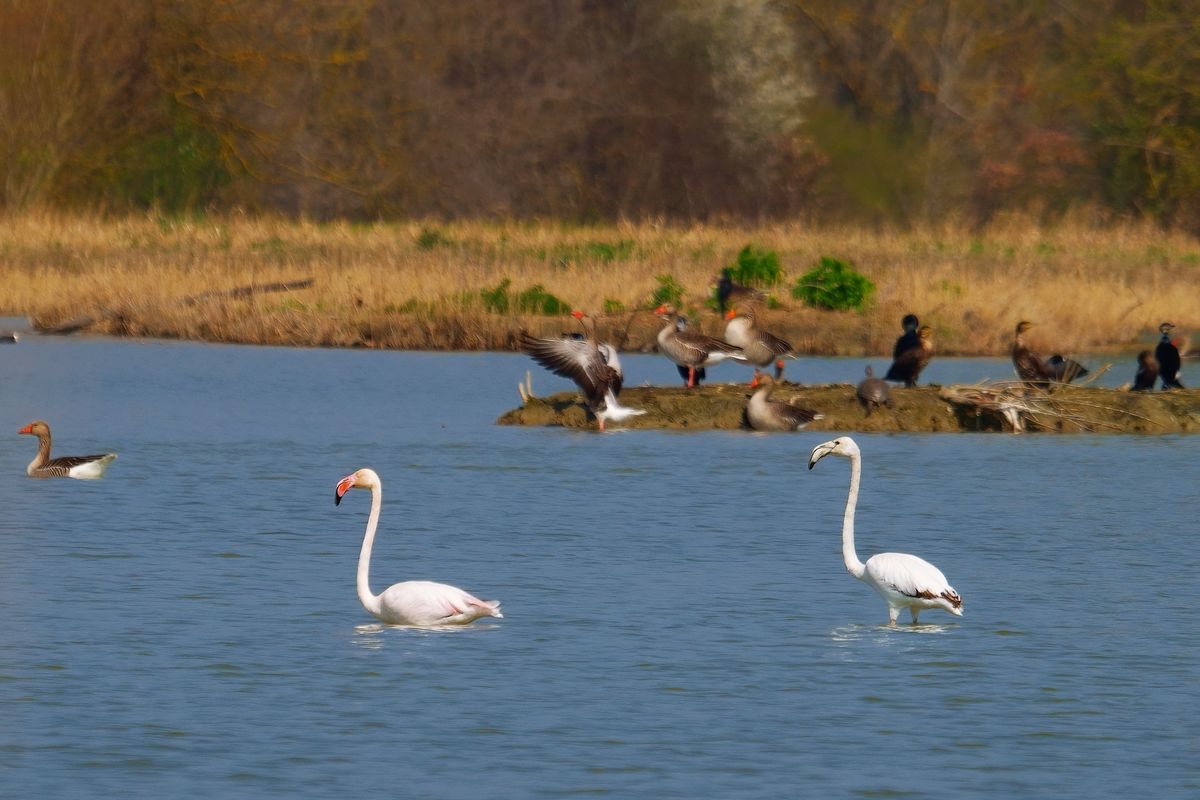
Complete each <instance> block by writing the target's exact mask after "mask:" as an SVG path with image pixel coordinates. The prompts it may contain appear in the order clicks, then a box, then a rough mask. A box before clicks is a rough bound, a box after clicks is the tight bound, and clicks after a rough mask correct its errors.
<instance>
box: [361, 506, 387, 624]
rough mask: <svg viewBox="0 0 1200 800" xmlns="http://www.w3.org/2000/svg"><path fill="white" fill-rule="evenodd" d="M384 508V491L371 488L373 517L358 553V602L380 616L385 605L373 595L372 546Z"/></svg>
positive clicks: (370, 519) (368, 521)
mask: <svg viewBox="0 0 1200 800" xmlns="http://www.w3.org/2000/svg"><path fill="white" fill-rule="evenodd" d="M382 506H383V489H382V488H380V487H379V486H373V487H372V488H371V516H369V517H368V518H367V532H366V535H364V536H363V543H362V550H360V551H359V553H358V601H359V602H360V603H362V605H363V608H365V609H366V610H367V611H369V612H370V613H372V614H374V615H375V616H379V612H380V611H381V610H382V608H383V603H382V602H381V601H380V599H379V597H377V596H376V595H374V594H372V593H371V581H370V572H371V546H372V545H373V544H374V543H375V529H376V528H377V527H378V526H379V510H380V508H381V507H382Z"/></svg>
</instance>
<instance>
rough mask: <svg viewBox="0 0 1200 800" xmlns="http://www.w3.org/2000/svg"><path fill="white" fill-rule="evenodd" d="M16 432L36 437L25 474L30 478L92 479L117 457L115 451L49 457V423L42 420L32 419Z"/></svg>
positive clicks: (98, 476) (101, 473)
mask: <svg viewBox="0 0 1200 800" xmlns="http://www.w3.org/2000/svg"><path fill="white" fill-rule="evenodd" d="M17 433H21V434H25V435H26V436H36V437H38V452H37V456H35V457H34V459H33V461H30V462H29V466H28V467H26V468H25V474H26V475H28V476H29V477H31V478H79V479H80V480H93V479H95V478H100V477H102V476H103V475H104V470H106V469H108V465H109V464H111V463H112V462H113V459H115V458H116V457H117V454H116V453H101V454H99V455H94V456H62V457H60V458H54V459H52V458H50V425H49V424H48V423H46V422H45V421H44V420H40V419H38V420H34V421H33V422H31V423H29V424H28V425H26V426H25V427H24V428H21V430H19V431H17Z"/></svg>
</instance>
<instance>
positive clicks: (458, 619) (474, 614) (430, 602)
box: [334, 469, 504, 627]
mask: <svg viewBox="0 0 1200 800" xmlns="http://www.w3.org/2000/svg"><path fill="white" fill-rule="evenodd" d="M351 489H370V490H371V516H370V517H369V518H368V520H367V531H366V535H365V536H364V537H363V543H362V550H361V551H360V553H359V556H358V599H359V602H361V603H362V605H363V608H365V609H366V610H367V611H368V612H370V613H371V614H372V615H373V616H374V617H375V618H377V619H379V620H380V621H381V622H386V623H388V624H389V625H417V626H422V627H430V626H438V625H466V624H467V623H470V622H474V621H475V620H477V619H479V618H480V617H498V618H502V617H503V616H504V615H503V614H501V613H500V601H499V600H480V599H479V598H478V597H475V596H474V595H472V594H470V593H468V592H464V591H463V590H462V589H459V588H458V587H456V586H448V585H446V584H444V583H434V582H433V581H404V582H402V583H397V584H393V585H392V586H389V587H388V588H387V589H385V590H384V591H383V592H382V593H381V594H372V593H371V586H370V581H369V571H370V565H371V546H372V544H374V542H375V530H376V528H377V527H378V525H379V511H380V508H381V507H382V506H383V483H382V481H380V479H379V475H377V474H376V473H375V471H374V470H371V469H360V470H358V471H357V472H355V473H354V474H353V475H347V476H346V477H345V478H342V479H341V480H340V481H338V485H337V491H336V494H335V495H334V500H335V501H336V502H337V503H341V501H342V495H344V494H345V493H346V492H348V491H350V490H351Z"/></svg>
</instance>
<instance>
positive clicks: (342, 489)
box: [333, 467, 382, 506]
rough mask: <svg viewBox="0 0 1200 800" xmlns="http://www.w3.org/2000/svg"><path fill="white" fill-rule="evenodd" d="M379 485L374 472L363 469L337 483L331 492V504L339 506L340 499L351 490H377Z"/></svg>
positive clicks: (377, 476) (377, 477)
mask: <svg viewBox="0 0 1200 800" xmlns="http://www.w3.org/2000/svg"><path fill="white" fill-rule="evenodd" d="M381 485H382V484H381V483H380V480H379V475H377V474H376V473H375V470H373V469H369V468H367V467H363V468H362V469H360V470H358V471H357V472H354V473H352V474H350V475H347V476H346V477H344V478H342V479H341V480H340V481H338V483H337V488H336V489H334V490H333V504H334V505H335V506H340V505H341V504H342V497H343V496H344V495H345V494H346V492H348V491H350V490H351V489H378V488H379V487H380V486H381Z"/></svg>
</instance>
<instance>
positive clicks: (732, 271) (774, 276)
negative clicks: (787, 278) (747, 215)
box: [729, 244, 783, 286]
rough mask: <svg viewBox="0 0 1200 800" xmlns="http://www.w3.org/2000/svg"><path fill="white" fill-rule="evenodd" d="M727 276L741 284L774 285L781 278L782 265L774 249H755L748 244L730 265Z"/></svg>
mask: <svg viewBox="0 0 1200 800" xmlns="http://www.w3.org/2000/svg"><path fill="white" fill-rule="evenodd" d="M729 277H730V278H733V280H734V282H735V283H740V284H742V285H743V286H774V285H775V284H777V283H779V282H780V281H782V280H783V267H781V266H780V265H779V256H778V254H776V253H775V251H774V250H757V249H755V247H754V245H749V244H748V245H746V246H745V247H743V248H742V251H741V252H740V253H738V257H737V261H735V262H734V263H733V264H731V265H730V267H729Z"/></svg>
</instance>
